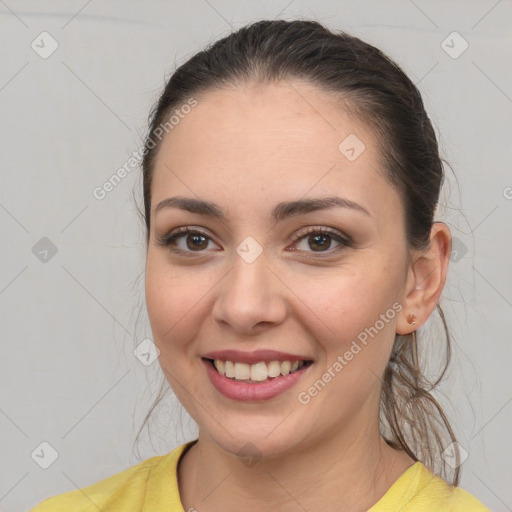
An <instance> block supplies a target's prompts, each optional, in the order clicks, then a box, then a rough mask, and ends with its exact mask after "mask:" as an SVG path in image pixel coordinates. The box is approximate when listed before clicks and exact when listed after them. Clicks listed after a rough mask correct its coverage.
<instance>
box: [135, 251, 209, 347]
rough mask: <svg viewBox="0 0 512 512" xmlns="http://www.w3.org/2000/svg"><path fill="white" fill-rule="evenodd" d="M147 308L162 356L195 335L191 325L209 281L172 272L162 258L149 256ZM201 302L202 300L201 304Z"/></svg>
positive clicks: (198, 311) (186, 273)
mask: <svg viewBox="0 0 512 512" xmlns="http://www.w3.org/2000/svg"><path fill="white" fill-rule="evenodd" d="M145 288H146V304H147V310H148V316H149V320H150V323H151V329H152V331H153V336H154V338H155V339H154V342H155V344H156V345H157V347H158V348H159V349H160V351H161V352H162V353H163V355H164V356H165V352H166V351H169V349H170V348H171V346H172V347H176V346H177V345H180V344H183V343H185V342H186V340H187V339H190V337H191V336H193V335H194V331H195V326H197V325H198V324H199V322H196V321H194V320H195V318H196V317H197V315H198V314H199V313H200V311H201V307H204V306H203V304H202V303H203V302H204V301H205V300H206V296H207V293H208V289H209V288H211V286H208V280H205V279H201V276H200V273H191V272H186V271H183V270H181V271H180V269H175V268H172V267H171V266H170V265H169V264H168V262H166V261H165V257H162V256H160V255H152V254H151V251H150V253H148V259H147V265H146V283H145ZM201 299H202V300H201Z"/></svg>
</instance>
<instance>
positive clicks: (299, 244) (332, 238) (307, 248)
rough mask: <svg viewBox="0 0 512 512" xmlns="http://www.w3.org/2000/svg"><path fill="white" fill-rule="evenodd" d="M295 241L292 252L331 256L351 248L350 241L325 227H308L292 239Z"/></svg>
mask: <svg viewBox="0 0 512 512" xmlns="http://www.w3.org/2000/svg"><path fill="white" fill-rule="evenodd" d="M292 238H293V239H294V240H295V244H294V248H293V250H297V251H301V252H306V253H307V252H309V253H311V252H316V253H327V254H332V253H334V252H335V251H341V250H343V249H345V248H347V247H352V242H351V239H350V238H348V237H347V236H344V235H342V234H341V233H339V232H338V231H334V230H331V228H325V227H316V226H315V227H308V228H307V229H306V230H302V231H299V232H298V233H296V234H294V235H293V237H292Z"/></svg>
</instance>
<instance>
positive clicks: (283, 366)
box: [281, 361, 292, 375]
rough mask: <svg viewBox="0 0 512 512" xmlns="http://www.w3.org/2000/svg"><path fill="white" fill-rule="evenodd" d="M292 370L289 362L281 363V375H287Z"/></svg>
mask: <svg viewBox="0 0 512 512" xmlns="http://www.w3.org/2000/svg"><path fill="white" fill-rule="evenodd" d="M291 368H292V363H290V361H283V362H282V363H281V375H288V374H289V373H290V370H291Z"/></svg>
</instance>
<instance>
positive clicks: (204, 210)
mask: <svg viewBox="0 0 512 512" xmlns="http://www.w3.org/2000/svg"><path fill="white" fill-rule="evenodd" d="M334 207H340V208H349V209H351V210H354V211H357V212H360V213H363V214H365V215H367V216H368V217H371V214H370V212H369V211H368V210H367V209H366V208H364V207H363V206H361V205H360V204H358V203H355V202H354V201H351V200H350V199H346V198H343V197H322V198H312V199H299V200H297V201H287V202H282V203H279V204H278V205H277V206H276V207H275V208H274V209H273V210H272V214H271V217H272V219H273V220H274V221H275V222H280V221H282V220H284V219H286V218H288V217H292V216H294V215H301V214H307V213H311V212H315V211H318V210H326V209H328V208H334ZM163 208H178V209H180V210H186V211H188V212H191V213H197V214H199V215H207V216H209V217H215V218H218V219H221V220H225V218H226V216H225V215H224V213H223V211H222V209H221V208H219V207H218V206H217V205H216V204H215V203H212V202H209V201H204V200H202V199H194V198H188V197H168V198H167V199H164V200H163V201H160V202H159V203H158V205H157V206H156V208H155V215H156V213H157V212H159V211H160V210H162V209H163Z"/></svg>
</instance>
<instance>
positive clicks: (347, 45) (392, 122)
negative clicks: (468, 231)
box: [137, 20, 459, 485]
mask: <svg viewBox="0 0 512 512" xmlns="http://www.w3.org/2000/svg"><path fill="white" fill-rule="evenodd" d="M287 79H299V80H303V81H306V82H308V83H310V84H312V85H314V86H316V87H318V88H319V89H322V90H324V91H326V92H329V93H331V94H333V95H335V97H337V98H339V100H340V102H342V103H343V106H344V108H345V109H348V111H349V112H350V113H351V114H352V115H354V116H356V117H357V118H358V119H360V120H361V121H362V122H363V123H365V124H366V126H368V127H369V129H371V130H372V132H373V133H375V135H376V139H377V141H378V144H379V150H380V151H379V153H380V156H381V158H382V161H383V164H384V165H383V168H384V169H385V177H386V179H388V180H389V182H390V183H391V184H392V185H393V186H395V187H396V189H397V190H398V192H399V194H400V197H401V199H402V203H403V207H404V212H405V229H406V237H407V243H408V246H409V247H410V248H414V249H425V248H427V247H428V245H429V237H430V231H431V227H432V224H433V221H434V220H433V218H434V212H435V209H436V206H437V203H438V199H439V193H440V189H441V186H442V183H443V180H444V170H443V164H442V160H441V158H440V156H439V149H438V144H437V139H436V136H435V133H434V129H433V127H432V124H431V122H430V119H429V117H428V115H427V113H426V112H425V108H424V105H423V101H422V98H421V95H420V93H419V91H418V89H417V88H416V87H415V85H414V84H413V83H412V82H411V80H410V79H409V78H408V77H407V76H406V75H405V73H404V72H403V71H402V70H401V69H400V67H399V66H398V65H397V64H396V63H395V62H394V61H393V60H391V59H390V58H389V57H387V56H386V55H385V54H384V53H383V52H382V51H380V50H379V49H377V48H375V47H374V46H372V45H370V44H368V43H365V42H364V41H362V40H360V39H358V38H356V37H353V36H351V35H349V34H347V33H345V32H332V31H330V30H329V29H327V28H325V27H324V26H322V25H321V24H319V23H317V22H315V21H302V20H296V21H284V20H276V21H259V22H257V23H254V24H251V25H248V26H246V27H243V28H242V29H240V30H238V31H236V32H234V33H232V34H230V35H229V36H227V37H224V38H223V39H220V40H219V41H217V42H215V43H214V44H212V45H210V46H209V47H207V48H206V49H205V50H204V51H200V52H199V53H197V54H195V55H194V56H193V57H192V58H190V59H189V60H188V61H187V62H185V63H184V64H183V65H181V66H180V67H179V68H178V69H177V70H176V71H175V72H174V73H173V74H172V76H171V77H170V79H169V80H168V82H167V84H166V86H165V88H164V90H163V93H162V94H161V96H160V98H159V100H158V102H157V103H156V104H155V106H154V108H153V110H152V111H151V114H150V123H149V125H150V126H149V134H148V136H147V139H146V145H145V151H144V154H143V162H142V167H143V195H144V215H143V218H144V221H145V225H146V235H147V238H146V240H147V241H149V232H150V222H151V182H152V175H153V168H154V162H155V158H156V155H157V152H158V148H159V147H160V144H158V143H157V142H155V135H157V134H161V132H162V130H161V126H162V125H164V124H165V123H166V120H167V118H168V116H169V115H170V114H171V113H172V112H173V110H175V109H176V108H179V107H180V106H182V105H185V104H187V102H188V101H189V100H190V98H191V97H198V96H199V95H200V94H202V93H205V92H208V91H210V90H213V89H221V88H223V87H225V86H228V85H229V86H237V85H239V84H241V83H245V82H250V81H251V82H262V83H272V82H278V81H285V80H287ZM159 127H160V128H159ZM437 310H438V312H439V315H440V317H441V320H442V323H443V327H444V331H445V334H446V352H445V357H444V364H443V368H442V370H441V372H440V376H439V377H438V378H437V379H434V382H430V381H429V379H427V378H426V377H425V375H424V372H423V371H422V367H421V366H422V365H421V364H420V361H419V355H418V352H419V348H420V347H419V344H418V340H417V336H416V333H412V334H411V335H407V336H400V335H397V336H396V338H395V343H394V347H393V351H392V355H391V358H390V360H389V363H388V365H387V367H386V369H385V372H384V377H383V385H382V397H381V432H382V435H383V437H384V438H385V439H386V441H387V442H388V444H389V445H391V446H393V447H395V448H397V449H402V450H404V451H405V452H407V454H408V455H409V456H410V457H412V458H413V459H414V460H420V461H422V462H423V463H424V464H425V465H426V466H427V467H429V468H430V469H431V470H432V471H434V472H437V473H438V474H440V475H441V476H443V477H444V478H445V479H447V480H449V481H450V483H452V484H453V485H457V483H458V480H459V469H458V464H457V468H456V469H455V470H454V471H453V475H452V478H450V479H449V478H448V474H449V472H450V470H449V469H448V467H447V465H446V463H445V462H444V461H443V458H442V456H441V455H442V451H443V450H444V449H445V448H446V446H447V445H448V444H449V443H453V442H455V436H454V433H453V431H452V429H451V427H450V424H449V422H448V420H447V418H446V415H445V413H444V412H443V409H442V408H441V406H440V404H439V403H438V402H437V401H436V400H435V398H434V397H433V396H432V393H431V392H432V390H433V389H434V388H435V386H436V385H437V384H438V383H439V381H440V380H441V379H442V377H443V376H444V374H445V372H446V368H447V366H448V363H449V360H450V354H451V349H450V345H451V341H450V335H449V332H448V327H447V324H446V320H445V317H444V314H443V311H442V309H441V307H440V306H439V304H438V305H437ZM162 398H163V390H162V389H161V390H160V393H159V396H158V397H157V399H156V400H155V402H154V403H153V406H152V407H151V409H150V411H149V412H148V414H147V415H146V418H145V419H144V422H143V424H142V426H141V428H140V430H139V434H140V432H141V430H142V428H143V426H144V424H145V423H146V421H147V419H148V418H149V416H150V415H151V413H152V411H153V409H154V407H155V406H156V405H157V404H158V403H159V402H160V400H161V399H162ZM137 438H138V435H137ZM453 449H454V451H455V458H456V460H457V461H458V458H459V454H458V450H457V444H454V445H453Z"/></svg>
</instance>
